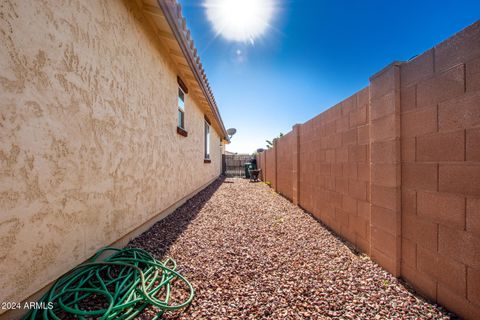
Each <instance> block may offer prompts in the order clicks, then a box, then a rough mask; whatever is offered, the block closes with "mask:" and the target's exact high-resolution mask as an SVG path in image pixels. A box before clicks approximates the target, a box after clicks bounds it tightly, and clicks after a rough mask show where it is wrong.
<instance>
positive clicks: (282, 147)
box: [276, 132, 295, 200]
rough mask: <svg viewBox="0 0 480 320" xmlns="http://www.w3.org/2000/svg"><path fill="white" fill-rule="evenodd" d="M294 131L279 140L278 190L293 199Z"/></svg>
mask: <svg viewBox="0 0 480 320" xmlns="http://www.w3.org/2000/svg"><path fill="white" fill-rule="evenodd" d="M294 134H295V133H294V132H290V133H288V134H286V135H285V136H283V137H282V139H279V140H277V142H276V144H277V145H276V148H277V191H278V193H280V194H281V195H283V196H284V197H286V198H288V199H290V200H292V196H293V195H292V193H293V179H292V178H293V177H292V172H293V157H294V155H293V153H292V149H293V143H294V138H295V137H294Z"/></svg>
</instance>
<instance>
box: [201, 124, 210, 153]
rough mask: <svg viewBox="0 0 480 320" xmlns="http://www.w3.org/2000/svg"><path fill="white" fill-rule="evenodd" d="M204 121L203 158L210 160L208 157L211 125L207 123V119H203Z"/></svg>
mask: <svg viewBox="0 0 480 320" xmlns="http://www.w3.org/2000/svg"><path fill="white" fill-rule="evenodd" d="M204 121H205V122H204V123H205V128H204V134H203V137H204V140H205V141H204V146H203V148H204V150H203V158H204V160H211V158H210V142H211V141H210V140H211V139H210V129H211V128H210V127H211V125H210V124H209V123H208V121H207V120H204Z"/></svg>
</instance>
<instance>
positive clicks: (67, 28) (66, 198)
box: [0, 0, 226, 312]
mask: <svg viewBox="0 0 480 320" xmlns="http://www.w3.org/2000/svg"><path fill="white" fill-rule="evenodd" d="M169 2H171V1H169ZM144 5H145V7H143V6H144ZM0 11H1V12H0V13H1V15H0V165H1V167H0V301H21V300H22V299H25V298H27V297H28V296H29V295H31V294H33V293H35V292H36V291H38V290H40V289H41V288H43V287H44V286H46V285H48V284H49V283H51V282H52V281H53V280H55V279H56V278H57V277H59V276H60V275H62V274H63V273H65V272H66V271H68V270H69V269H71V268H72V267H74V266H76V265H77V264H79V263H81V262H83V261H85V260H86V259H87V258H89V257H90V256H91V255H92V254H93V253H94V252H95V251H96V250H98V249H99V248H100V247H102V246H105V245H109V244H111V243H113V242H115V241H117V240H118V239H120V238H122V237H123V236H125V235H126V234H127V233H129V232H131V231H133V230H135V229H136V228H138V227H139V226H141V225H142V224H144V223H145V222H146V221H148V220H149V219H152V218H155V217H156V216H157V215H159V214H161V213H162V212H163V211H164V210H165V209H167V208H169V207H171V206H173V205H175V204H176V203H178V201H180V200H181V199H182V198H184V197H185V196H187V195H189V194H190V193H192V192H194V191H195V190H198V189H199V188H202V187H203V186H205V185H206V184H208V183H209V182H211V181H212V180H213V179H215V178H216V177H217V176H218V175H219V174H220V171H221V168H220V166H221V139H225V137H226V135H225V132H222V131H224V128H223V123H222V122H221V119H220V118H219V117H215V116H213V115H215V113H214V112H213V111H212V110H214V108H216V106H211V109H208V108H207V107H208V104H206V103H205V101H207V102H208V99H207V97H205V96H202V94H201V93H202V91H201V90H198V88H199V87H201V85H202V83H200V82H199V81H197V79H196V78H195V77H192V74H193V72H192V70H188V68H185V66H183V69H180V68H179V65H181V64H180V63H179V61H180V59H181V58H182V57H180V56H179V54H178V52H175V51H174V50H173V49H172V48H171V47H172V46H173V45H178V43H176V42H178V40H177V39H176V38H175V34H174V32H173V31H172V30H170V31H169V30H167V31H165V30H163V31H161V30H159V29H157V27H154V24H155V23H156V22H155V21H157V22H158V23H159V25H161V24H162V23H163V28H165V21H166V20H165V19H164V17H162V11H161V10H160V7H159V6H158V4H156V3H155V2H154V1H152V2H151V3H143V2H142V1H127V0H125V1H118V0H108V1H107V0H102V1H97V0H89V1H84V0H71V1H54V0H48V1H29V0H22V1H18V0H17V1H2V5H1V6H0ZM146 11H148V12H150V13H151V15H148V14H146V13H145V12H146ZM156 19H157V20H156ZM177 31H178V30H177ZM169 32H170V33H169ZM159 34H160V35H162V36H163V37H164V38H162V37H160V36H159ZM162 39H166V40H162ZM168 42H170V43H168ZM175 55H176V57H175ZM183 59H185V57H183ZM187 66H188V65H187ZM179 75H180V76H185V77H187V79H186V80H185V82H186V83H187V86H188V87H189V94H188V95H187V98H186V107H185V109H186V112H185V114H186V117H185V121H186V125H185V126H186V130H187V131H188V136H187V137H184V136H182V135H180V134H178V133H177V130H176V128H177V92H178V83H177V76H179ZM192 79H193V80H192ZM203 80H205V79H203ZM193 85H195V86H198V87H197V88H193V87H190V86H193ZM203 85H204V83H203ZM206 106H207V107H206ZM212 108H213V109H212ZM205 115H206V116H207V117H208V118H209V120H210V121H211V122H213V123H212V129H211V135H210V142H209V143H210V150H211V163H205V162H204V123H205V120H204V116H205ZM4 311H5V310H0V312H4Z"/></svg>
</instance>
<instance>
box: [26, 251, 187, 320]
mask: <svg viewBox="0 0 480 320" xmlns="http://www.w3.org/2000/svg"><path fill="white" fill-rule="evenodd" d="M105 251H115V253H114V254H113V255H111V256H110V257H108V258H106V259H104V260H101V261H97V259H98V257H99V256H100V255H101V254H102V253H104V252H105ZM176 268H177V265H176V262H175V261H174V260H173V259H167V260H165V261H164V262H163V263H162V262H160V261H158V260H156V259H155V258H154V257H152V256H151V255H150V254H149V253H148V252H146V251H144V250H142V249H137V248H124V249H116V248H110V247H107V248H103V249H101V250H99V251H98V252H97V253H96V254H95V255H94V256H93V257H92V259H90V260H89V261H88V262H86V263H84V264H81V265H79V266H78V267H76V268H74V269H72V270H71V271H70V272H68V273H67V274H65V275H64V276H62V277H61V278H59V279H58V280H57V281H56V282H55V283H54V285H53V286H52V288H51V289H50V290H49V291H48V292H47V293H46V294H45V295H44V296H43V297H42V298H41V300H40V301H39V302H40V305H47V304H49V303H50V305H51V308H44V309H41V310H31V311H30V312H29V313H28V314H27V315H25V317H24V318H23V319H25V320H26V319H29V320H33V319H44V320H47V319H55V320H58V319H85V320H86V319H100V320H110V319H118V320H129V319H133V318H134V317H135V316H137V315H138V314H140V313H141V312H142V311H143V310H145V308H147V307H149V306H154V307H156V308H158V309H157V310H156V312H157V313H156V315H155V317H154V319H159V318H160V317H161V316H162V314H163V313H164V312H165V311H172V310H178V309H180V308H183V307H186V306H188V305H189V304H190V302H192V299H193V296H194V289H193V287H192V285H191V284H190V282H188V281H187V280H186V279H185V278H184V277H183V276H182V275H181V274H179V273H178V272H177V271H176ZM176 281H180V282H183V285H181V284H180V285H181V287H182V290H184V292H183V293H184V296H185V297H186V298H185V299H184V300H183V302H181V303H176V304H171V303H170V302H171V293H172V289H173V287H172V286H173V285H174V283H175V282H176ZM177 285H178V284H175V286H174V287H175V288H176V287H177ZM185 285H186V286H185ZM99 304H100V306H99Z"/></svg>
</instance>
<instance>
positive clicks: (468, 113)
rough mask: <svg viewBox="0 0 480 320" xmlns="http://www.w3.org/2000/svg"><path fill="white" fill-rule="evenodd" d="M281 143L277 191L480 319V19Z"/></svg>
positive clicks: (432, 294) (422, 288)
mask: <svg viewBox="0 0 480 320" xmlns="http://www.w3.org/2000/svg"><path fill="white" fill-rule="evenodd" d="M290 135H293V139H291V138H290ZM296 137H298V141H299V143H298V144H295V143H291V141H288V142H287V140H292V141H295V140H296ZM282 140H283V141H282ZM287 145H289V146H290V147H289V148H290V150H286V149H287V148H288V147H287ZM275 148H276V149H278V150H277V159H276V162H275V163H272V162H271V161H268V156H269V155H270V154H275V149H273V150H269V151H268V152H267V153H264V154H267V161H266V164H265V166H266V167H265V168H262V169H263V170H266V171H267V172H268V174H267V178H268V176H271V175H274V173H272V171H273V170H276V172H277V176H284V175H285V176H291V177H292V178H291V179H284V178H282V179H280V178H278V191H281V193H282V194H283V195H286V197H287V198H289V199H293V202H294V203H296V201H295V199H299V201H298V204H299V205H300V206H301V207H303V208H304V209H306V210H307V211H309V212H311V213H312V214H313V215H314V216H315V217H317V218H318V219H319V220H321V221H322V222H324V223H325V224H326V225H327V226H329V227H330V228H332V229H333V230H334V231H335V232H336V233H338V234H339V235H341V236H342V237H344V238H346V239H347V240H349V241H350V242H351V243H352V244H354V245H355V246H356V247H357V248H358V249H359V250H361V251H363V252H365V253H367V254H369V255H370V256H371V257H372V259H373V260H374V261H376V262H377V263H378V264H379V265H381V266H382V267H384V268H385V269H386V270H387V271H389V272H390V273H392V274H393V275H395V276H398V277H403V278H404V279H405V280H407V281H408V282H409V283H410V284H412V285H413V287H414V288H415V289H416V290H418V291H419V292H420V293H422V294H423V295H424V296H426V297H427V298H429V299H430V300H433V301H435V302H437V303H439V304H442V305H444V306H445V307H447V308H448V309H450V310H451V311H453V312H455V313H457V314H458V315H460V316H461V317H464V318H466V319H480V22H477V23H475V24H473V25H471V26H470V27H468V28H466V29H465V30H462V31H461V32H459V33H458V34H456V35H455V36H453V37H452V38H450V39H448V40H446V41H444V42H442V43H440V44H439V45H437V46H435V47H434V48H432V49H431V50H428V51H427V52H425V53H423V54H422V55H420V56H418V57H416V58H415V59H413V60H411V61H408V62H403V63H393V64H391V65H390V66H388V67H386V68H385V69H384V70H382V71H380V72H379V73H377V74H375V75H374V76H372V77H371V78H370V85H369V87H367V88H365V89H363V90H361V91H359V92H357V93H356V94H354V95H353V96H352V97H350V98H348V99H346V100H344V101H342V102H341V103H339V104H338V105H336V106H334V107H332V108H330V109H328V110H327V111H325V112H323V113H321V114H320V115H318V116H317V117H315V118H313V119H311V120H309V121H307V122H306V123H304V124H301V125H295V126H294V129H293V130H292V132H291V133H289V134H287V135H286V136H284V137H282V138H281V139H279V140H278V141H277V143H276V147H275ZM287 154H288V155H292V156H291V157H292V158H293V161H292V162H290V161H289V160H286V157H288V156H287ZM297 154H299V157H298V161H297V160H296V159H297V158H296V155H297ZM262 157H264V155H260V158H262ZM287 181H292V183H291V186H290V184H289V183H288V182H287ZM295 181H298V186H297V185H296V182H295ZM285 188H291V191H290V192H291V194H292V196H291V197H290V196H288V194H289V191H285V190H284V189H285Z"/></svg>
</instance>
